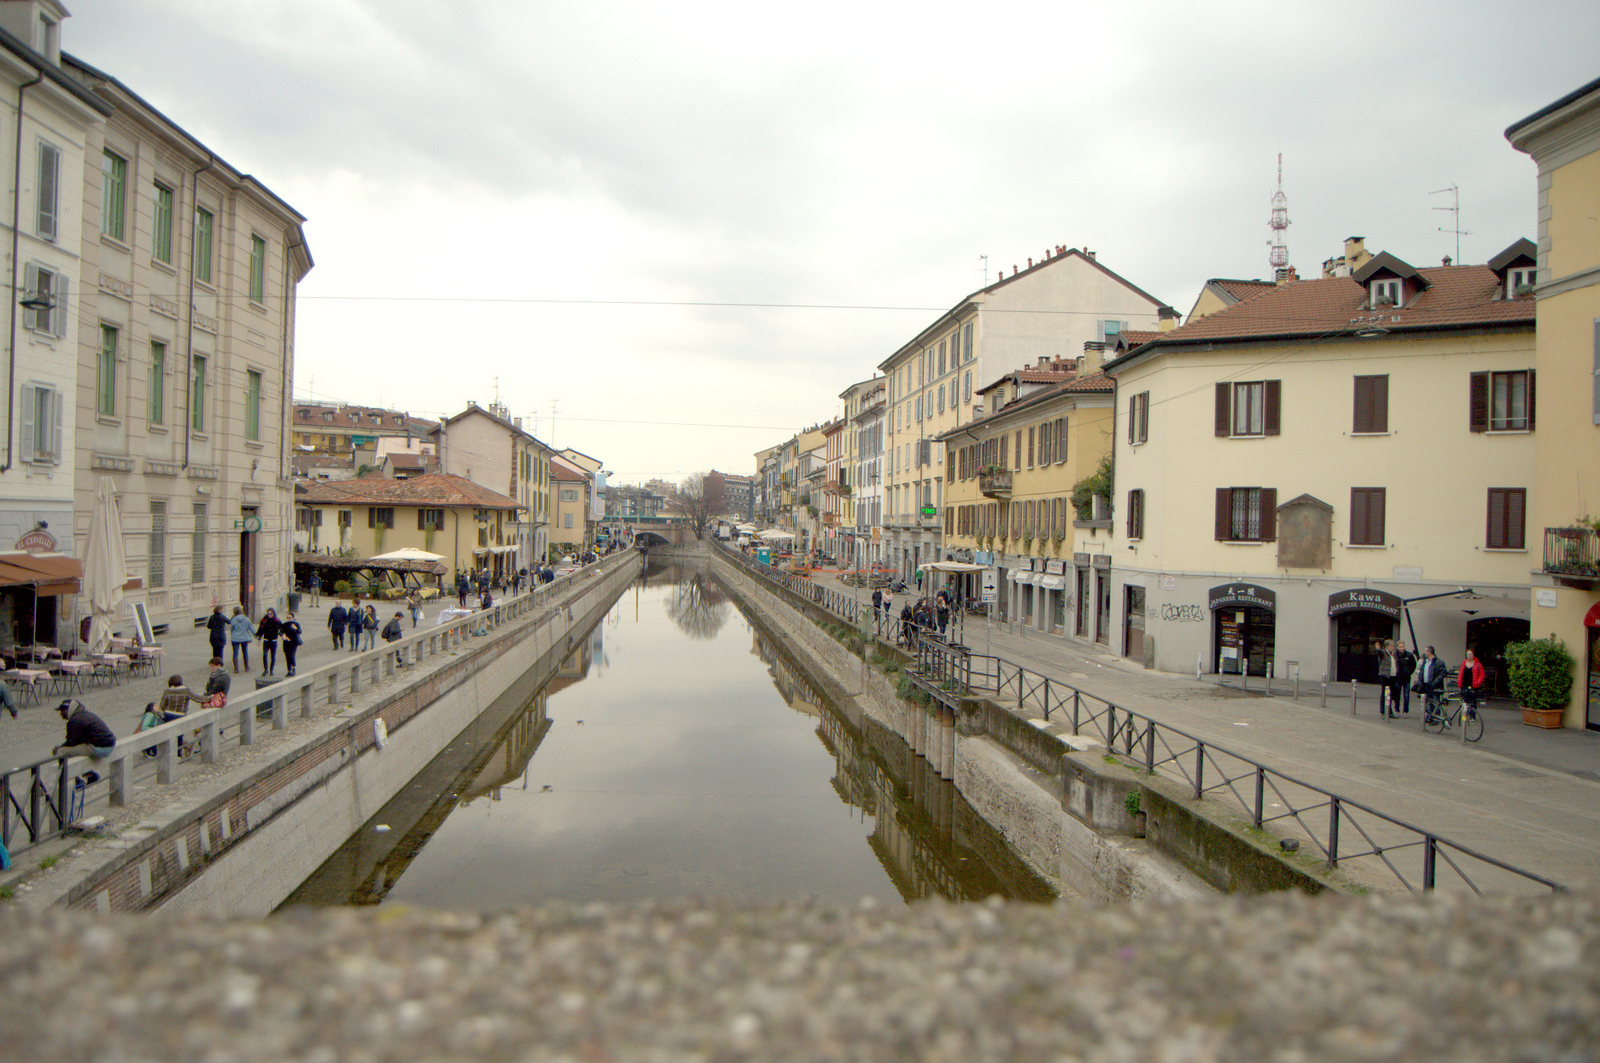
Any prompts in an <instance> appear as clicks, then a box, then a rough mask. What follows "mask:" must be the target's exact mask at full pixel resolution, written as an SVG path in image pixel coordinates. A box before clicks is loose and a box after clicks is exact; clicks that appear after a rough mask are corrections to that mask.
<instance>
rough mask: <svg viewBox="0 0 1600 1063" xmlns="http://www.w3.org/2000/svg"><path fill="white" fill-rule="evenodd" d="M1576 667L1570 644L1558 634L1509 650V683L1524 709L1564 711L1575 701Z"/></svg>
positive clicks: (1512, 645) (1515, 646)
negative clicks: (1563, 709) (1574, 672)
mask: <svg viewBox="0 0 1600 1063" xmlns="http://www.w3.org/2000/svg"><path fill="white" fill-rule="evenodd" d="M1572 666H1573V660H1572V654H1570V653H1568V652H1567V646H1566V643H1564V642H1562V641H1561V639H1560V638H1558V637H1557V636H1555V635H1551V636H1550V637H1549V638H1547V639H1535V640H1533V641H1532V642H1513V643H1512V644H1511V645H1509V646H1507V647H1506V680H1507V682H1508V684H1509V686H1510V688H1511V696H1512V697H1513V698H1515V699H1516V702H1517V704H1518V705H1521V706H1523V707H1524V708H1528V709H1560V708H1564V707H1565V706H1566V704H1567V702H1569V701H1571V700H1572Z"/></svg>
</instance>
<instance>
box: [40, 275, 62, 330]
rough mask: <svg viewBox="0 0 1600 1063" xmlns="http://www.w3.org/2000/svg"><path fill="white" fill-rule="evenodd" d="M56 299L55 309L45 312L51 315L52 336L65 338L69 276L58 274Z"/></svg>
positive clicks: (54, 293)
mask: <svg viewBox="0 0 1600 1063" xmlns="http://www.w3.org/2000/svg"><path fill="white" fill-rule="evenodd" d="M52 294H53V295H54V296H55V299H56V305H55V309H53V310H47V311H45V313H46V314H48V315H49V320H50V326H51V327H50V334H51V335H53V336H65V335H66V334H67V275H66V274H65V273H57V274H56V280H55V291H54V292H53V293H52Z"/></svg>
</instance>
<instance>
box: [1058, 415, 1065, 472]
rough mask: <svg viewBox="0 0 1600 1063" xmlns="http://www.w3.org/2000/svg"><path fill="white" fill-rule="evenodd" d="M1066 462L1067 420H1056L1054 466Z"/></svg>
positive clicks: (1061, 418) (1059, 418) (1060, 418)
mask: <svg viewBox="0 0 1600 1063" xmlns="http://www.w3.org/2000/svg"><path fill="white" fill-rule="evenodd" d="M1066 460H1067V419H1066V418H1065V417H1057V418H1056V464H1058V465H1059V464H1060V463H1062V462H1064V461H1066Z"/></svg>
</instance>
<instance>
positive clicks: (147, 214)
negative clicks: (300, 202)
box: [8, 5, 312, 628]
mask: <svg viewBox="0 0 1600 1063" xmlns="http://www.w3.org/2000/svg"><path fill="white" fill-rule="evenodd" d="M8 6H10V5H8ZM62 69H63V70H64V71H66V72H67V73H68V74H70V76H72V77H73V78H75V79H76V80H77V81H78V82H79V83H80V84H82V85H84V86H85V87H87V88H88V89H90V90H91V91H92V92H93V93H94V94H95V95H97V96H98V97H99V98H100V99H102V100H104V101H105V102H107V103H109V104H110V105H111V108H112V113H111V115H110V117H109V118H108V119H107V120H106V121H105V123H104V124H103V125H99V126H96V127H93V128H91V129H90V130H89V131H88V134H87V136H86V138H85V143H84V151H85V155H86V159H87V164H86V165H85V167H84V170H85V171H86V173H85V180H84V181H83V183H82V184H81V185H80V186H78V187H76V188H74V189H72V192H73V193H74V194H77V193H79V192H80V191H81V202H80V203H78V204H75V208H76V209H75V210H74V212H73V213H74V215H75V216H76V219H77V220H78V222H79V225H78V231H77V233H76V236H75V238H76V239H77V240H78V241H79V242H80V246H81V250H80V270H81V273H80V279H79V282H78V291H79V295H78V316H77V321H76V328H77V331H76V334H75V336H72V337H70V338H69V337H63V340H64V341H67V342H64V343H63V346H62V350H63V352H64V353H69V354H71V355H72V356H73V357H74V358H75V359H76V361H77V367H78V383H77V391H76V395H75V397H74V404H75V407H76V410H75V418H74V424H73V432H72V436H71V438H70V440H69V443H68V445H69V446H70V447H71V450H72V453H73V454H74V456H75V465H74V467H73V475H74V478H75V497H76V502H75V506H74V510H75V516H74V522H73V536H72V537H73V539H74V545H73V547H72V551H73V553H74V554H78V555H81V553H82V549H83V543H84V542H85V540H86V538H87V533H88V525H89V516H90V513H91V511H92V509H93V506H94V496H95V487H96V484H97V482H98V481H99V480H100V479H101V478H102V477H109V478H110V480H111V482H112V484H113V486H114V488H115V490H116V494H117V498H118V502H119V504H120V507H121V513H122V522H123V532H124V543H125V547H126V552H127V559H128V566H129V568H130V570H131V571H132V573H133V574H134V575H135V576H138V577H141V578H142V580H143V587H142V588H141V589H140V590H138V591H136V592H133V593H130V595H129V596H128V600H127V601H126V602H125V608H127V609H128V610H129V613H128V615H129V616H131V615H132V612H131V611H132V608H133V606H134V605H135V604H138V603H143V604H144V605H145V606H146V607H147V608H148V610H149V614H150V618H151V621H152V623H153V624H154V626H156V627H157V628H160V627H161V626H162V625H166V624H173V625H183V626H187V625H189V624H190V623H191V622H193V621H194V620H196V619H198V618H201V617H204V616H205V615H206V614H208V613H209V612H210V611H211V607H212V605H213V604H222V605H233V604H239V605H242V606H243V607H244V608H245V609H246V610H247V611H248V612H249V613H250V614H251V615H260V613H261V611H262V610H263V609H264V608H265V607H267V606H269V605H276V606H278V607H279V608H282V606H283V603H284V594H285V593H286V592H287V591H288V590H290V589H291V581H292V578H293V574H292V569H291V568H290V563H289V562H290V547H291V535H292V528H293V524H292V496H291V481H290V470H291V460H290V449H289V446H290V445H289V437H288V433H287V430H286V426H287V424H288V423H289V413H288V411H289V405H290V382H291V381H292V379H293V376H294V330H295V291H296V285H298V284H299V282H300V281H301V279H303V278H304V277H305V275H306V274H307V273H308V272H309V271H310V269H311V267H312V260H311V253H310V251H309V249H308V248H307V246H306V240H305V234H304V232H303V231H302V229H301V223H302V222H303V221H304V218H302V217H301V215H300V214H299V213H298V212H297V211H295V210H294V208H292V207H290V206H289V205H288V204H287V203H285V202H284V201H283V200H282V199H280V198H279V197H278V196H276V195H275V194H273V192H272V191H271V190H270V189H268V188H267V187H266V186H265V185H263V184H262V183H261V182H260V180H259V179H257V178H256V177H254V176H251V175H250V174H246V173H242V172H240V171H239V170H237V169H235V168H234V167H233V166H232V165H231V164H230V163H229V162H227V161H226V160H224V159H221V158H219V157H217V155H216V153H215V152H213V151H212V150H211V149H210V148H208V147H207V146H206V145H204V144H202V143H200V142H199V141H197V140H195V139H194V138H193V137H192V136H190V135H189V134H188V133H186V132H185V131H184V130H183V129H182V128H180V127H179V126H178V125H177V123H175V122H173V121H172V120H170V119H169V118H167V117H166V116H165V115H164V114H162V113H161V112H160V111H158V110H156V109H155V108H154V107H153V106H151V104H150V103H149V102H147V101H146V100H144V99H142V98H141V97H140V96H139V95H137V94H136V93H135V92H134V91H133V90H131V89H130V88H129V87H128V86H126V85H124V84H122V83H121V82H119V81H117V80H116V79H115V78H113V77H112V76H111V75H109V74H106V73H104V72H102V71H99V70H96V69H95V68H93V67H91V66H89V65H87V64H85V63H82V62H79V61H77V60H75V59H72V58H71V57H68V56H63V57H62ZM65 191H66V190H65V189H63V192H65ZM62 238H63V239H65V238H67V234H66V233H63V234H62Z"/></svg>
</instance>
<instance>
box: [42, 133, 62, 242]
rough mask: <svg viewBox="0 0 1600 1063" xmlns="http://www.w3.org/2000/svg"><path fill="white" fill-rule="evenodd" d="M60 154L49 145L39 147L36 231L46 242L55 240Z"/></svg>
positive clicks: (59, 182)
mask: <svg viewBox="0 0 1600 1063" xmlns="http://www.w3.org/2000/svg"><path fill="white" fill-rule="evenodd" d="M60 170H61V153H60V152H58V151H57V150H56V149H55V148H53V147H51V146H50V145H49V144H40V145H39V188H38V195H37V197H36V198H37V200H38V206H39V214H38V222H39V224H38V229H39V235H40V236H42V237H44V238H45V239H46V240H54V239H55V238H56V210H57V201H58V199H59V196H58V191H59V189H60V184H61V181H60V177H59V174H60Z"/></svg>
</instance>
